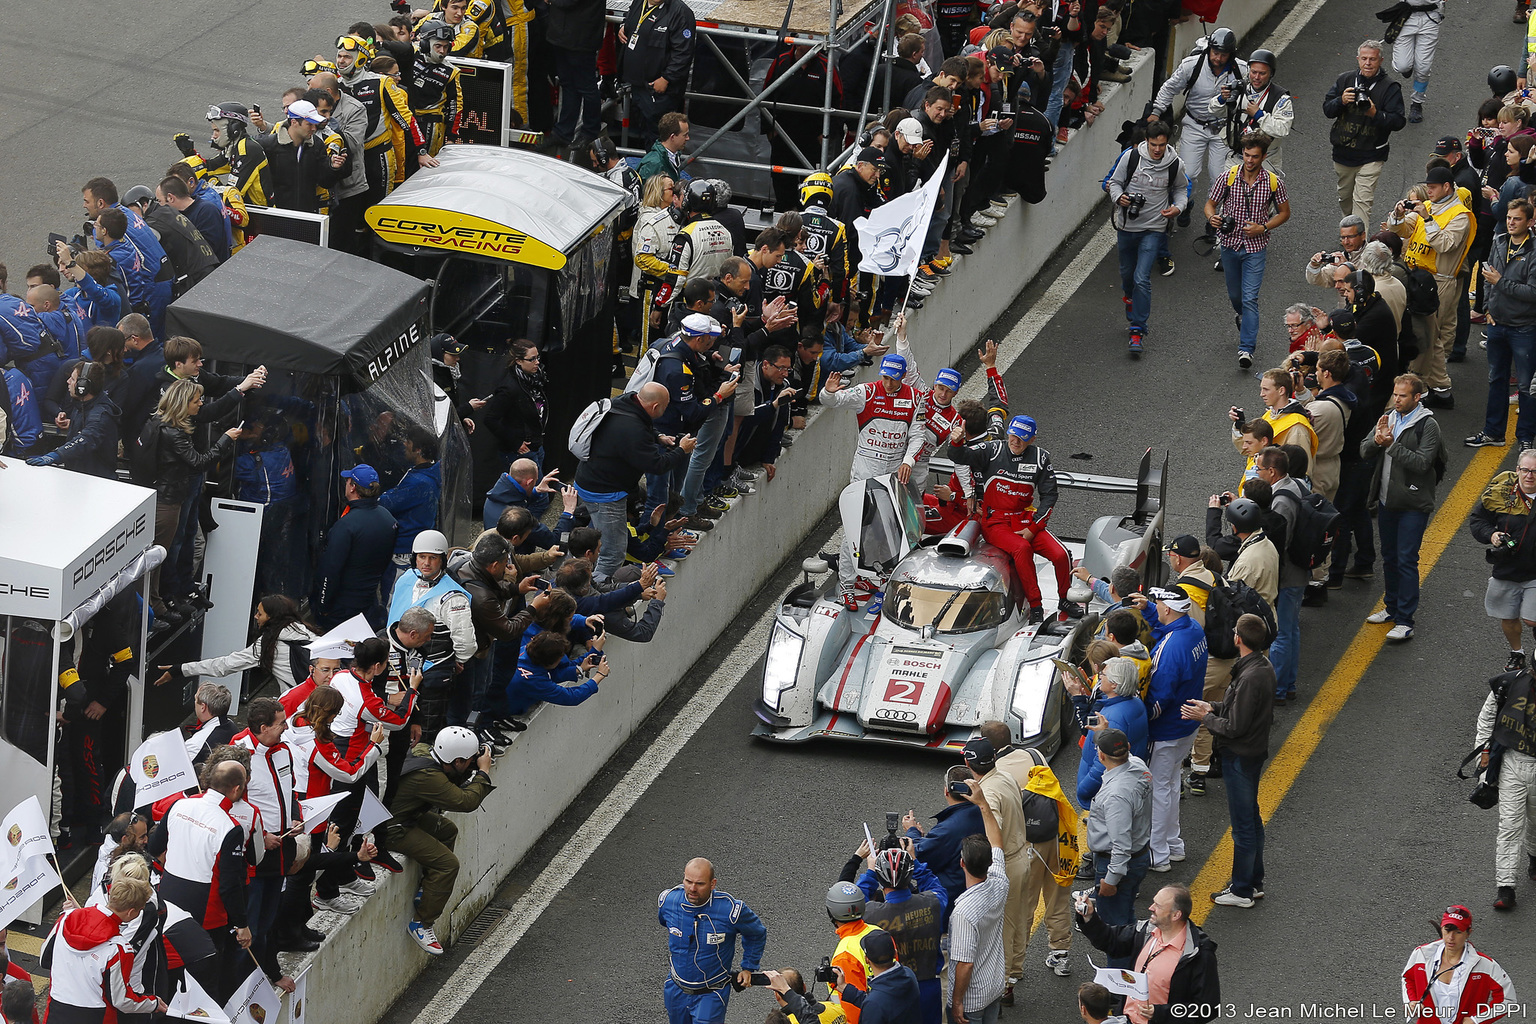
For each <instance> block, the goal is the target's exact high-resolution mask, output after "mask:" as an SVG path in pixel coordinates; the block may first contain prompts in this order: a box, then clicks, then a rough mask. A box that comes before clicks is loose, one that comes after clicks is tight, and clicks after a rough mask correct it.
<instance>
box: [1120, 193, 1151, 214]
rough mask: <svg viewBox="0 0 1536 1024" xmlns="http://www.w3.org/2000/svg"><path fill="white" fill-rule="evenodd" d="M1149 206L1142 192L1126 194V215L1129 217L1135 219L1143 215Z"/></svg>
mask: <svg viewBox="0 0 1536 1024" xmlns="http://www.w3.org/2000/svg"><path fill="white" fill-rule="evenodd" d="M1146 205H1147V197H1146V196H1145V195H1143V194H1142V193H1140V192H1127V193H1126V194H1125V213H1126V216H1128V217H1134V216H1136V215H1137V214H1139V213H1141V211H1142V209H1143V208H1145V207H1146Z"/></svg>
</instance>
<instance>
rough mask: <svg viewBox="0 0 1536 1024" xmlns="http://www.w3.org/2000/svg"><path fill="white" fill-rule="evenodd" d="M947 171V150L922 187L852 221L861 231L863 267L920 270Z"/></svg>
mask: <svg viewBox="0 0 1536 1024" xmlns="http://www.w3.org/2000/svg"><path fill="white" fill-rule="evenodd" d="M948 171H949V153H948V152H946V153H945V154H944V155H943V156H942V157H940V158H939V166H938V167H937V168H935V169H934V172H933V173H932V174H931V175H929V176H928V180H927V181H925V182H923V184H922V185H921V186H919V187H918V188H915V189H913V190H912V191H911V192H908V193H907V194H906V195H904V196H897V197H896V198H895V199H892V200H891V201H890V202H888V203H886V204H885V205H883V206H877V207H875V208H874V209H873V210H871V211H870V212H869V216H868V217H860V218H859V219H858V220H856V221H854V222H853V226H854V228H856V229H857V230H858V232H859V253H860V259H859V269H860V270H862V271H864V272H865V273H867V274H880V275H882V276H884V277H908V276H910V275H911V274H913V273H915V272H916V271H917V261H918V258H919V257H920V256H922V251H921V250H922V247H923V239H924V238H925V237H926V236H927V234H928V222H929V221H931V220H932V219H933V214H934V205H935V204H936V203H937V202H938V201H939V189H940V186H941V184H942V183H943V182H945V181H946V180H947V174H948Z"/></svg>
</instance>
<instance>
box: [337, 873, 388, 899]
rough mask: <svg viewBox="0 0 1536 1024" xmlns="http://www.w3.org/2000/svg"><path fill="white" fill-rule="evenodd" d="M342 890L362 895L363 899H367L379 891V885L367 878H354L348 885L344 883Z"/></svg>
mask: <svg viewBox="0 0 1536 1024" xmlns="http://www.w3.org/2000/svg"><path fill="white" fill-rule="evenodd" d="M341 891H342V892H350V893H352V894H353V895H354V896H361V897H362V898H363V899H367V898H368V897H369V896H372V895H373V894H374V893H376V892H378V891H379V887H378V886H376V885H374V884H373V883H372V882H370V881H368V879H366V878H354V879H352V881H350V882H348V883H347V884H346V885H343V886H342V887H341Z"/></svg>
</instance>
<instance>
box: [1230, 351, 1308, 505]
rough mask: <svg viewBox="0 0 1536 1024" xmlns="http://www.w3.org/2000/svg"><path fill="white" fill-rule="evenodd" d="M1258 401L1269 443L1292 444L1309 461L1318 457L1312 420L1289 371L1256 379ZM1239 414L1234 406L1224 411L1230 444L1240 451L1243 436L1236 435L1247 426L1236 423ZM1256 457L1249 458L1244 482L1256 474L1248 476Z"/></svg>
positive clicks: (1268, 374)
mask: <svg viewBox="0 0 1536 1024" xmlns="http://www.w3.org/2000/svg"><path fill="white" fill-rule="evenodd" d="M1259 401H1261V402H1263V403H1264V421H1265V422H1266V423H1268V424H1269V429H1270V432H1271V434H1272V435H1273V437H1272V440H1271V442H1270V444H1272V445H1283V444H1294V445H1296V446H1297V447H1299V448H1303V449H1305V450H1306V452H1307V457H1308V458H1311V457H1312V456H1314V455H1316V454H1317V431H1315V430H1313V429H1312V418H1311V417H1310V416H1309V415H1307V407H1306V405H1304V404H1303V403H1302V402H1299V401H1297V399H1296V379H1295V378H1294V377H1292V376H1291V374H1290V371H1289V370H1281V369H1274V370H1265V371H1264V376H1262V377H1260V378H1259ZM1240 412H1242V410H1241V409H1238V408H1237V407H1235V406H1234V407H1233V408H1231V409H1229V410H1228V411H1227V416H1228V418H1230V419H1231V420H1232V429H1233V436H1232V443H1233V445H1235V446H1236V447H1237V450H1238V451H1240V452H1242V451H1244V447H1243V433H1239V430H1242V431H1244V432H1246V431H1247V427H1246V425H1242V424H1239V423H1238V420H1237V414H1238V413H1240ZM1261 450H1262V449H1261ZM1244 454H1247V453H1246V452H1244ZM1257 454H1258V453H1257V452H1255V453H1254V454H1253V455H1249V456H1248V462H1249V466H1248V469H1245V470H1244V472H1243V480H1244V482H1247V481H1248V480H1249V479H1250V476H1251V475H1254V476H1256V475H1257V474H1256V473H1252V474H1250V470H1252V468H1253V458H1254V455H1257Z"/></svg>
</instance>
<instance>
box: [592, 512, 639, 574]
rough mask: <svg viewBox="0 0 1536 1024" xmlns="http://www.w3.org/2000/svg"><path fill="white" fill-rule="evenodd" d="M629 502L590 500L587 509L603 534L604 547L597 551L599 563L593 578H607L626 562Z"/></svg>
mask: <svg viewBox="0 0 1536 1024" xmlns="http://www.w3.org/2000/svg"><path fill="white" fill-rule="evenodd" d="M628 506H629V502H627V501H589V502H587V511H588V512H590V513H591V514H592V525H593V527H595V528H596V529H597V531H598V532H599V533H601V534H602V535H603V546H602V549H601V550H600V551H599V552H598V553H597V565H595V566H593V567H592V578H593V579H595V580H606V579H607V578H608V577H609V576H612V575H613V574H614V572H615V571H616V570H617V569H618V567H619V566H621V565H623V564H624V552H626V551H628V550H629V507H628Z"/></svg>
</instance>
